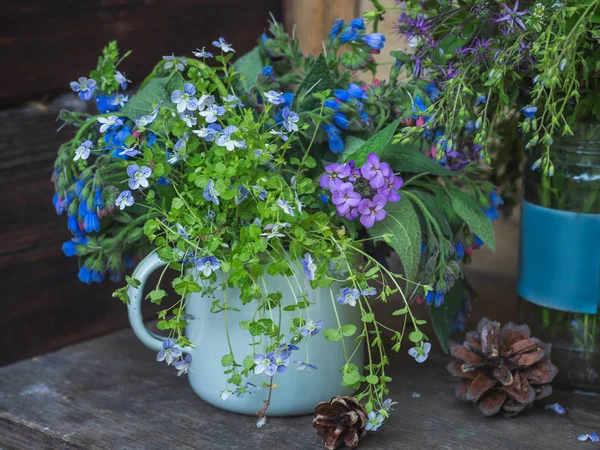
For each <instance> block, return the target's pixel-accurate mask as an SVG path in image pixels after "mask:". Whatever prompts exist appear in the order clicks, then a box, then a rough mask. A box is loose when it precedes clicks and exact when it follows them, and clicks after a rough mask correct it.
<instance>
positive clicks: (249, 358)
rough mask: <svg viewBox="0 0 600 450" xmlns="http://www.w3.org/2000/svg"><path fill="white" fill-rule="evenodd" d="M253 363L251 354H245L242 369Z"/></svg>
mask: <svg viewBox="0 0 600 450" xmlns="http://www.w3.org/2000/svg"><path fill="white" fill-rule="evenodd" d="M253 365H254V359H253V358H252V355H246V357H245V358H244V360H243V361H242V366H244V369H250V368H252V366H253Z"/></svg>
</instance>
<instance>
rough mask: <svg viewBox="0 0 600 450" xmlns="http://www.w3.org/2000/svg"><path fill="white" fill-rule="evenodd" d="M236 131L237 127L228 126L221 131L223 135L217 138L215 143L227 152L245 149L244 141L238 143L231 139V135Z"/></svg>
mask: <svg viewBox="0 0 600 450" xmlns="http://www.w3.org/2000/svg"><path fill="white" fill-rule="evenodd" d="M237 130H238V128H237V127H235V126H233V125H229V126H228V127H227V128H225V129H224V130H223V133H222V134H220V135H219V136H218V137H217V140H216V143H217V145H218V146H220V147H225V148H226V149H227V151H230V152H231V151H233V150H235V148H236V147H237V148H244V147H246V141H244V140H242V141H238V140H235V139H231V135H232V134H233V133H235V132H236V131H237Z"/></svg>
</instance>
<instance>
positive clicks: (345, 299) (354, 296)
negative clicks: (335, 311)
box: [337, 287, 360, 306]
mask: <svg viewBox="0 0 600 450" xmlns="http://www.w3.org/2000/svg"><path fill="white" fill-rule="evenodd" d="M359 297H360V291H359V290H358V289H354V288H349V287H346V288H343V289H342V290H341V291H340V295H339V296H338V298H337V301H338V303H339V304H340V305H350V306H356V300H358V298H359Z"/></svg>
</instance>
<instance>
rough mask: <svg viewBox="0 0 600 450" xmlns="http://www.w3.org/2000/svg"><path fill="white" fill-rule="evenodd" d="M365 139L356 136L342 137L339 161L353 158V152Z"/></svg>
mask: <svg viewBox="0 0 600 450" xmlns="http://www.w3.org/2000/svg"><path fill="white" fill-rule="evenodd" d="M365 142H366V141H365V140H364V139H361V138H359V137H356V136H352V135H350V136H348V137H346V139H344V152H343V153H340V158H341V159H340V161H339V162H344V161H347V160H350V159H354V154H355V153H356V151H357V150H358V149H359V148H361V147H362V146H363V145H364V143H365Z"/></svg>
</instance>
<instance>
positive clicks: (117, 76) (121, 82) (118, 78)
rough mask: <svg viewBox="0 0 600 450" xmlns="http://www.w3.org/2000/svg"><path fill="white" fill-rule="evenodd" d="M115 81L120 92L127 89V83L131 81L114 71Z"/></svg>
mask: <svg viewBox="0 0 600 450" xmlns="http://www.w3.org/2000/svg"><path fill="white" fill-rule="evenodd" d="M115 81H116V82H117V83H119V85H120V86H121V89H122V90H125V89H127V83H131V80H128V79H127V77H126V76H125V74H124V73H122V72H119V71H118V70H116V71H115Z"/></svg>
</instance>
